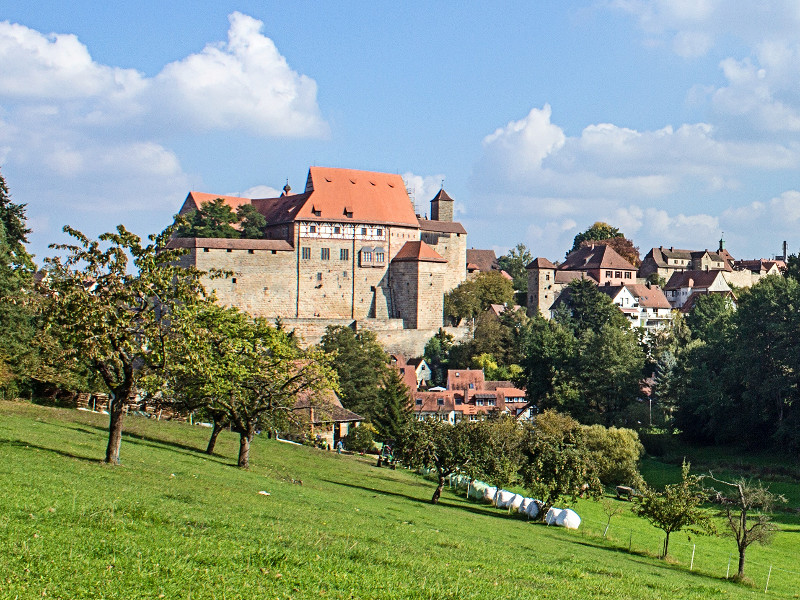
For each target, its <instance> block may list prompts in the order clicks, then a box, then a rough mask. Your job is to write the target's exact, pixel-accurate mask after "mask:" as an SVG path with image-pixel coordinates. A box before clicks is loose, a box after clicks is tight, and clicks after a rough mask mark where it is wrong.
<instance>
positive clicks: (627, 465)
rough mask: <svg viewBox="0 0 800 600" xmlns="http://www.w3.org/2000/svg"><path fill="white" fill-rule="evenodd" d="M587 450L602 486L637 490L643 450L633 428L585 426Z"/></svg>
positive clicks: (639, 482)
mask: <svg viewBox="0 0 800 600" xmlns="http://www.w3.org/2000/svg"><path fill="white" fill-rule="evenodd" d="M583 437H584V441H585V443H586V450H587V452H588V453H589V456H590V460H591V462H592V463H593V464H594V468H595V471H596V474H597V477H598V479H600V482H601V483H602V484H603V485H628V486H631V487H637V488H638V487H640V486H641V481H642V476H641V475H640V474H639V460H641V458H642V456H643V455H644V447H643V446H642V443H641V442H640V441H639V434H637V433H636V432H635V431H634V430H632V429H625V428H617V427H609V428H606V427H603V426H602V425H588V426H587V425H585V426H584V427H583Z"/></svg>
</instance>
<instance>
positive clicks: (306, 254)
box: [301, 248, 311, 260]
mask: <svg viewBox="0 0 800 600" xmlns="http://www.w3.org/2000/svg"><path fill="white" fill-rule="evenodd" d="M301 257H302V258H303V260H309V259H310V258H311V248H302V250H301Z"/></svg>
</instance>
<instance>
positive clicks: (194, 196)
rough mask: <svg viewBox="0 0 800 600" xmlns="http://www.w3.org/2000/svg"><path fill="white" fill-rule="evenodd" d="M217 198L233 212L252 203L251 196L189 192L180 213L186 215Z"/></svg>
mask: <svg viewBox="0 0 800 600" xmlns="http://www.w3.org/2000/svg"><path fill="white" fill-rule="evenodd" d="M217 198H221V199H222V200H224V201H225V204H227V205H228V206H230V207H231V209H232V210H233V212H236V209H237V208H239V207H240V206H242V205H243V204H250V198H240V197H238V196H222V195H220V194H206V193H205V192H189V194H188V195H187V196H186V200H184V202H183V206H181V209H180V211H178V214H179V215H185V214H186V213H187V212H191V211H193V210H197V209H199V208H200V207H201V206H202V205H203V204H205V203H206V202H213V201H214V200H216V199H217Z"/></svg>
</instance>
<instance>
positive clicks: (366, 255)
mask: <svg viewBox="0 0 800 600" xmlns="http://www.w3.org/2000/svg"><path fill="white" fill-rule="evenodd" d="M361 262H372V252H362V253H361Z"/></svg>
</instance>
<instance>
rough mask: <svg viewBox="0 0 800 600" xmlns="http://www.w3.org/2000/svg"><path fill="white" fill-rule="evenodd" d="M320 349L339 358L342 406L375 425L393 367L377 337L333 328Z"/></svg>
mask: <svg viewBox="0 0 800 600" xmlns="http://www.w3.org/2000/svg"><path fill="white" fill-rule="evenodd" d="M320 346H321V348H322V349H323V350H324V351H325V352H327V353H328V354H333V355H335V359H334V361H333V368H334V370H335V371H336V374H337V376H338V378H339V388H340V390H341V395H340V397H341V400H342V405H343V406H344V407H345V408H347V409H349V410H352V411H353V412H356V413H358V414H359V415H361V416H362V417H364V418H366V419H367V420H368V421H370V422H373V423H374V422H375V421H376V420H377V419H378V418H379V416H380V412H381V410H382V408H381V406H380V403H379V400H378V395H379V393H380V390H381V387H382V381H383V375H384V372H385V371H386V369H387V368H388V364H389V357H388V356H387V354H386V352H384V350H383V347H382V346H381V345H380V343H378V340H377V338H376V337H375V334H374V333H373V332H372V331H369V330H362V331H358V332H356V331H353V330H352V329H351V328H350V327H344V326H342V325H336V326H334V325H329V326H328V327H327V328H326V329H325V335H323V336H322V340H321V342H320Z"/></svg>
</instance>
